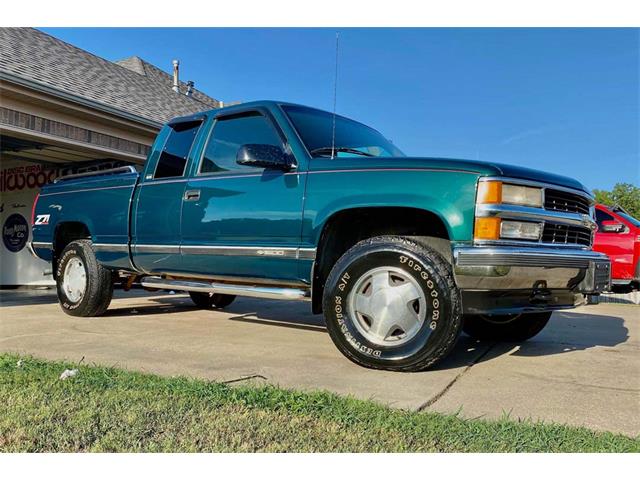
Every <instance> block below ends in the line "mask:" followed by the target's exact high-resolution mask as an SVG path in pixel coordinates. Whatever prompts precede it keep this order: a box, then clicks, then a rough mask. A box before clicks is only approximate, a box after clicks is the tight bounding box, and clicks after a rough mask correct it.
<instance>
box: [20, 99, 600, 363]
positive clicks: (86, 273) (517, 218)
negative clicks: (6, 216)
mask: <svg viewBox="0 0 640 480" xmlns="http://www.w3.org/2000/svg"><path fill="white" fill-rule="evenodd" d="M32 223H33V239H32V242H31V249H32V251H33V252H34V254H35V255H37V256H38V257H40V258H42V259H45V260H47V261H50V262H52V264H53V272H54V276H55V278H56V280H57V289H58V296H59V299H60V305H61V306H62V309H63V311H64V312H66V313H68V314H70V315H77V316H97V315H100V314H102V313H103V312H104V311H105V310H106V309H107V308H108V306H109V302H110V301H111V296H112V293H113V288H114V285H122V286H123V287H124V288H128V287H130V286H131V285H132V284H137V285H141V286H142V287H144V288H147V289H152V290H179V291H186V292H189V295H190V296H191V298H192V299H193V301H194V302H195V304H196V305H197V306H199V307H201V308H224V307H226V306H228V305H229V304H230V303H231V302H232V301H233V300H234V298H235V297H236V296H237V295H244V296H250V297H262V298H271V299H281V300H306V301H310V302H311V306H312V309H313V312H315V313H320V312H324V317H325V320H326V325H327V329H328V331H329V334H330V336H331V338H332V339H333V341H334V342H335V344H336V346H337V347H338V349H339V350H340V351H341V352H342V353H343V354H344V355H345V356H346V357H348V358H349V359H350V360H352V361H354V362H356V363H358V364H360V365H364V366H367V367H373V368H381V369H388V370H404V371H413V370H420V369H424V368H427V367H429V366H431V365H433V364H434V363H435V362H437V361H438V360H440V359H442V358H443V357H445V356H446V355H447V354H448V353H449V352H450V351H451V349H452V347H453V345H454V343H455V342H456V339H457V338H458V336H459V334H460V332H461V330H464V331H465V332H466V333H467V334H469V335H471V336H473V337H475V338H479V339H494V340H515V341H523V340H526V339H528V338H530V337H532V336H534V335H536V334H537V333H538V332H540V330H541V329H542V328H543V327H544V326H545V325H546V324H547V322H548V321H549V317H550V316H551V312H552V310H555V309H562V308H572V307H574V306H577V305H580V304H583V303H585V301H586V300H587V297H590V296H594V298H597V297H595V295H597V294H598V293H599V292H601V291H603V290H604V289H606V288H608V286H609V283H610V264H609V260H608V259H607V257H606V256H605V255H603V254H600V253H596V252H593V251H592V250H591V243H592V240H593V232H594V229H595V222H594V200H593V197H592V195H591V194H590V193H589V191H588V190H587V189H585V187H584V186H583V185H581V184H580V183H579V182H577V181H576V180H573V179H571V178H566V177H562V176H558V175H554V174H549V173H543V172H540V171H536V170H530V169H526V168H521V167H516V166H510V165H500V164H494V163H485V162H479V161H469V160H452V159H444V158H409V157H406V156H405V155H404V154H403V153H402V152H401V151H400V150H399V149H398V148H397V147H396V146H394V145H393V144H392V143H391V142H390V141H389V140H387V139H386V138H385V137H384V136H382V135H381V134H380V133H379V132H377V131H376V130H374V129H372V128H370V127H367V126H366V125H363V124H361V123H358V122H355V121H353V120H350V119H348V118H345V117H342V116H335V115H333V114H331V113H328V112H324V111H321V110H317V109H314V108H309V107H304V106H300V105H294V104H289V103H282V102H272V101H261V102H253V103H246V104H241V105H236V106H232V107H228V108H222V109H218V110H211V111H208V112H203V113H200V114H196V115H192V116H188V117H181V118H176V119H174V120H172V121H170V122H169V123H168V124H166V125H165V126H164V127H163V128H162V130H161V131H160V133H159V134H158V137H157V138H156V140H155V143H154V145H153V148H152V150H151V153H150V154H149V157H148V159H147V162H146V165H145V167H144V170H143V171H142V173H140V174H139V173H138V172H136V170H135V169H134V168H133V167H123V168H118V169H114V170H110V171H102V172H95V173H89V174H82V175H69V176H67V177H63V178H60V179H58V181H56V182H55V183H53V184H50V185H47V186H45V187H44V188H43V190H42V193H41V194H40V196H39V198H38V200H37V202H36V205H35V206H34V215H33V221H32ZM212 341H214V340H213V339H212Z"/></svg>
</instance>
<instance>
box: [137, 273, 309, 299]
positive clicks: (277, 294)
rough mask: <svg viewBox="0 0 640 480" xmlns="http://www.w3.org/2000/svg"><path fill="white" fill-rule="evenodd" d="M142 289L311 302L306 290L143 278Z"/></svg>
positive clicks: (141, 281)
mask: <svg viewBox="0 0 640 480" xmlns="http://www.w3.org/2000/svg"><path fill="white" fill-rule="evenodd" d="M140 284H141V285H142V286H143V287H148V288H157V289H160V290H184V291H187V292H205V293H223V294H225V295H238V296H243V297H256V298H270V299H274V300H306V301H309V300H311V290H310V289H308V288H306V289H305V288H290V287H268V286H262V285H237V284H230V283H217V282H205V281H197V280H169V279H165V278H160V277H143V278H142V280H140Z"/></svg>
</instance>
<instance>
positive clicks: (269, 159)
mask: <svg viewBox="0 0 640 480" xmlns="http://www.w3.org/2000/svg"><path fill="white" fill-rule="evenodd" d="M236 163H238V164H239V165H248V166H250V167H264V168H274V169H278V170H284V171H289V170H291V168H293V166H294V163H293V162H292V160H291V157H290V156H289V155H287V154H286V153H285V152H284V150H282V148H280V147H276V146H275V145H265V144H260V143H247V144H245V145H242V147H240V148H239V149H238V153H237V154H236Z"/></svg>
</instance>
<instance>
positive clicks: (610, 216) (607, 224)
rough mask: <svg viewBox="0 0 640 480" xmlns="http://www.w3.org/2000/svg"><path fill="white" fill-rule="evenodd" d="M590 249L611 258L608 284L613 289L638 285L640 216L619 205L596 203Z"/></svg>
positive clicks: (639, 281)
mask: <svg viewBox="0 0 640 480" xmlns="http://www.w3.org/2000/svg"><path fill="white" fill-rule="evenodd" d="M596 223H597V225H598V229H597V230H596V235H595V241H594V243H593V249H594V250H596V251H598V252H602V253H604V254H606V255H608V256H609V258H610V259H611V284H612V285H613V287H612V288H613V290H614V291H615V292H621V293H622V292H630V291H632V290H634V289H636V290H637V289H640V261H639V259H640V220H637V219H635V218H633V217H632V216H631V215H629V214H628V213H627V212H626V211H624V210H623V209H622V208H620V207H608V206H607V205H601V204H598V205H596Z"/></svg>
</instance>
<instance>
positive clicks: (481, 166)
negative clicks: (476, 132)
mask: <svg viewBox="0 0 640 480" xmlns="http://www.w3.org/2000/svg"><path fill="white" fill-rule="evenodd" d="M344 161H346V162H347V163H349V164H351V163H352V162H353V163H354V164H357V165H358V166H362V167H363V168H366V167H374V168H375V167H388V166H390V164H393V166H396V167H398V166H399V167H407V168H442V169H451V170H465V171H472V172H477V173H478V174H480V175H490V176H493V175H495V176H503V177H510V178H519V179H522V180H532V181H536V182H542V183H550V184H553V185H558V186H561V187H567V188H574V189H577V190H582V191H584V192H587V193H589V194H591V192H590V191H589V189H588V188H587V187H585V186H584V185H583V184H582V183H580V182H579V181H578V180H576V179H574V178H571V177H565V176H563V175H557V174H555V173H549V172H543V171H541V170H535V169H532V168H526V167H519V166H516V165H508V164H504V163H496V162H485V161H480V160H462V159H455V158H434V157H390V158H380V157H378V158H362V157H359V158H357V159H352V158H349V159H347V158H341V159H340V163H343V162H344ZM365 165H366V167H365ZM353 166H355V165H353Z"/></svg>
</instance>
